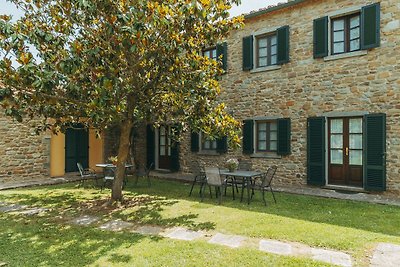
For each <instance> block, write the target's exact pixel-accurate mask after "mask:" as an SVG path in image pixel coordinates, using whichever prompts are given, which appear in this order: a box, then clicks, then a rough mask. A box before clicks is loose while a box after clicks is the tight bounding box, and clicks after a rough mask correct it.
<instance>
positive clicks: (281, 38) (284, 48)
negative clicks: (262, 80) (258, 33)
mask: <svg viewBox="0 0 400 267" xmlns="http://www.w3.org/2000/svg"><path fill="white" fill-rule="evenodd" d="M276 35H277V40H278V41H277V42H278V60H277V64H284V63H287V62H289V26H283V27H281V28H279V29H278V30H277V31H276Z"/></svg>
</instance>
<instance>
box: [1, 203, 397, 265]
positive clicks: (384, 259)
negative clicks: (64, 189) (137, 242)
mask: <svg viewBox="0 0 400 267" xmlns="http://www.w3.org/2000/svg"><path fill="white" fill-rule="evenodd" d="M46 211H48V209H45V208H38V207H29V206H26V205H18V204H9V203H5V202H0V212H3V213H6V212H14V213H18V214H20V215H25V216H26V215H37V214H40V213H42V212H46ZM101 219H102V218H100V217H97V216H90V215H82V216H80V217H78V218H74V219H72V220H70V221H69V223H70V224H75V225H83V226H94V227H98V228H99V229H102V230H106V231H123V230H128V231H129V232H135V233H140V234H145V235H159V236H163V237H165V238H171V239H178V240H184V241H193V240H197V239H203V240H207V242H208V243H210V244H217V245H223V246H228V247H230V248H240V247H249V244H251V243H254V242H258V249H259V250H260V251H265V252H268V253H272V254H278V255H285V256H302V257H308V258H311V259H313V260H316V261H322V262H326V263H330V264H334V265H338V266H343V267H351V266H352V258H351V256H350V255H349V254H346V253H344V252H340V251H334V250H328V249H321V248H313V247H309V246H307V245H305V244H301V243H295V242H283V241H278V240H271V239H268V240H265V239H263V240H259V241H257V239H255V238H249V237H245V236H239V235H227V234H222V233H206V232H203V231H191V230H188V229H185V228H183V227H174V228H162V227H158V226H151V225H142V226H139V227H136V226H135V225H134V224H133V223H130V222H126V221H123V220H111V221H108V222H105V223H103V224H102V225H100V226H98V224H97V223H98V222H100V221H101ZM210 236H211V238H210ZM399 262H400V245H395V244H389V243H379V244H378V245H377V247H376V249H375V250H374V253H373V256H372V259H371V262H370V267H392V266H393V267H394V266H396V267H397V266H399ZM0 266H1V265H0Z"/></svg>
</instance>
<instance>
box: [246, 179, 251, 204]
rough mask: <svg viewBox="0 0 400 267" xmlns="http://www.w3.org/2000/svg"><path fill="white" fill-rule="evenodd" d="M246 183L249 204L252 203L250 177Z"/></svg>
mask: <svg viewBox="0 0 400 267" xmlns="http://www.w3.org/2000/svg"><path fill="white" fill-rule="evenodd" d="M246 180H247V181H246V183H247V205H250V181H251V178H250V177H246Z"/></svg>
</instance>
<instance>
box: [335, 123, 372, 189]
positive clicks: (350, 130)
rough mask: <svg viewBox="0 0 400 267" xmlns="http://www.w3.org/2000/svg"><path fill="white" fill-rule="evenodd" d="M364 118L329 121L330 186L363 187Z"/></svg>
mask: <svg viewBox="0 0 400 267" xmlns="http://www.w3.org/2000/svg"><path fill="white" fill-rule="evenodd" d="M363 138H364V137H363V118H362V117H346V118H329V119H328V184H331V185H343V186H354V187H362V186H363V162H364V159H363Z"/></svg>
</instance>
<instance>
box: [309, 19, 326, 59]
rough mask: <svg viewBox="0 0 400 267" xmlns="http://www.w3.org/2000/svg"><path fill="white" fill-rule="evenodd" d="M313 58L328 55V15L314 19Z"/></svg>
mask: <svg viewBox="0 0 400 267" xmlns="http://www.w3.org/2000/svg"><path fill="white" fill-rule="evenodd" d="M313 37H314V58H321V57H326V56H327V55H328V17H323V18H319V19H315V20H314V36H313Z"/></svg>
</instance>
